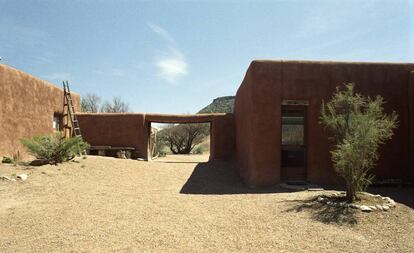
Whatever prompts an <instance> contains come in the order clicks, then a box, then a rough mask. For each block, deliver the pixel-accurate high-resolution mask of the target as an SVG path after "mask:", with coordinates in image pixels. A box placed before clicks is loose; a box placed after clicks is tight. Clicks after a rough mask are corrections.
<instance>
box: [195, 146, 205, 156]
mask: <svg viewBox="0 0 414 253" xmlns="http://www.w3.org/2000/svg"><path fill="white" fill-rule="evenodd" d="M193 154H196V155H201V154H203V148H202V147H200V146H199V147H196V148H195V149H194V150H193Z"/></svg>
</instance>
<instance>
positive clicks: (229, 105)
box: [198, 96, 235, 113]
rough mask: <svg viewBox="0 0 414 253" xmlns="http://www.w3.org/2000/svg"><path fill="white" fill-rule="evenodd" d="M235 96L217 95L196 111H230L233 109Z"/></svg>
mask: <svg viewBox="0 0 414 253" xmlns="http://www.w3.org/2000/svg"><path fill="white" fill-rule="evenodd" d="M234 98H235V96H225V97H218V98H216V99H214V100H213V102H212V103H211V104H209V105H207V106H206V107H204V108H203V109H201V110H200V111H199V112H198V113H214V112H216V113H232V112H233V109H234Z"/></svg>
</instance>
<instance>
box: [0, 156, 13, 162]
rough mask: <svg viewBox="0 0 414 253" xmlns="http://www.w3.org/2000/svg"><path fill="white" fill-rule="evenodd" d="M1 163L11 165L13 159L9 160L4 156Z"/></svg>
mask: <svg viewBox="0 0 414 253" xmlns="http://www.w3.org/2000/svg"><path fill="white" fill-rule="evenodd" d="M1 162H2V163H13V159H11V158H10V157H7V156H4V157H3V160H1Z"/></svg>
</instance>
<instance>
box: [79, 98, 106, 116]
mask: <svg viewBox="0 0 414 253" xmlns="http://www.w3.org/2000/svg"><path fill="white" fill-rule="evenodd" d="M100 107H101V98H100V97H99V96H98V95H96V94H92V93H88V94H86V95H85V96H84V97H82V98H81V111H82V112H91V113H97V112H99V109H100Z"/></svg>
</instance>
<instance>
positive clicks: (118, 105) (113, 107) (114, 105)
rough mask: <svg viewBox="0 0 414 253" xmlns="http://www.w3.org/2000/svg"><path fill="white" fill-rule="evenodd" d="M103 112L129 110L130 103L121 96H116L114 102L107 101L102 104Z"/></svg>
mask: <svg viewBox="0 0 414 253" xmlns="http://www.w3.org/2000/svg"><path fill="white" fill-rule="evenodd" d="M101 112H129V105H128V103H126V102H124V101H122V99H121V98H120V97H114V98H113V99H112V102H108V101H106V102H105V103H104V104H103V105H102V108H101Z"/></svg>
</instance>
